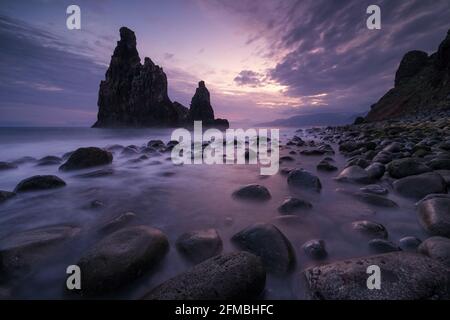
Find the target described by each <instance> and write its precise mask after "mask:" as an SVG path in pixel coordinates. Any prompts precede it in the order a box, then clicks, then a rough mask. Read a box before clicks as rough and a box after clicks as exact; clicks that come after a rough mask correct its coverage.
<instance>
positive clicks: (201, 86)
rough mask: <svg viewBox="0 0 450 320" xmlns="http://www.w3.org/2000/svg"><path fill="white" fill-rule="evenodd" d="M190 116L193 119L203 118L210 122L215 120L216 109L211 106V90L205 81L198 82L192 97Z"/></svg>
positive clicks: (202, 119)
mask: <svg viewBox="0 0 450 320" xmlns="http://www.w3.org/2000/svg"><path fill="white" fill-rule="evenodd" d="M189 118H190V119H191V120H193V121H195V120H201V121H206V122H210V121H213V120H214V110H213V108H212V107H211V101H210V97H209V91H208V89H207V88H206V85H205V82H204V81H200V82H199V83H198V88H197V90H195V95H194V96H193V97H192V101H191V108H190V109H189Z"/></svg>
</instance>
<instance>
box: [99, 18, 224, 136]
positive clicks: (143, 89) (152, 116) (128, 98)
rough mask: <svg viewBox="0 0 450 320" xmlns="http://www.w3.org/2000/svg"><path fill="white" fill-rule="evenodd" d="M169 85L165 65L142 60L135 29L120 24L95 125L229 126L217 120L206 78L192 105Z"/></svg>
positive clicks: (102, 86)
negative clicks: (177, 98)
mask: <svg viewBox="0 0 450 320" xmlns="http://www.w3.org/2000/svg"><path fill="white" fill-rule="evenodd" d="M167 87H168V83H167V76H166V74H165V73H164V71H163V68H161V67H160V66H158V65H156V64H154V63H153V61H152V60H151V59H150V58H147V57H146V58H145V59H144V64H141V59H140V57H139V53H138V51H137V48H136V36H135V34H134V32H133V31H132V30H130V29H128V28H126V27H122V28H120V40H119V41H118V42H117V46H116V48H115V50H114V54H113V55H112V57H111V62H110V65H109V68H108V70H107V71H106V76H105V80H103V81H101V83H100V90H99V94H98V115H97V122H96V123H95V124H94V125H93V127H94V128H120V127H124V128H140V127H177V126H190V125H192V123H193V121H194V120H202V121H204V122H205V125H206V126H217V127H227V128H228V121H226V120H221V119H217V120H214V111H213V109H212V106H211V104H210V96H209V91H208V89H207V88H206V86H205V83H204V82H203V81H200V83H199V87H198V88H197V91H196V93H195V95H194V97H193V98H192V102H191V108H190V109H188V108H186V107H184V106H183V105H182V104H180V103H178V102H172V101H171V100H170V98H169V96H168V94H167Z"/></svg>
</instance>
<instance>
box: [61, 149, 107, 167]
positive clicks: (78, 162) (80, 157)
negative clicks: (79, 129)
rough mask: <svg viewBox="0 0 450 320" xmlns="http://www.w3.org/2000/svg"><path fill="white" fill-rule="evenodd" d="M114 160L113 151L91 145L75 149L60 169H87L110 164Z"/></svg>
mask: <svg viewBox="0 0 450 320" xmlns="http://www.w3.org/2000/svg"><path fill="white" fill-rule="evenodd" d="M112 161H113V156H112V153H111V152H109V151H106V150H103V149H100V148H96V147H89V148H79V149H77V150H75V151H74V152H73V153H72V154H71V155H70V157H69V159H67V161H66V162H65V163H64V164H63V165H62V166H60V167H59V170H62V171H70V170H79V169H86V168H91V167H97V166H102V165H107V164H110V163H111V162H112Z"/></svg>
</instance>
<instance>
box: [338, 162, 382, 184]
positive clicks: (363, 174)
mask: <svg viewBox="0 0 450 320" xmlns="http://www.w3.org/2000/svg"><path fill="white" fill-rule="evenodd" d="M336 181H338V182H349V183H361V184H366V183H371V182H372V181H373V179H372V178H371V177H370V176H369V174H368V173H367V171H366V170H364V169H363V168H361V167H360V166H350V167H347V168H345V169H344V170H342V172H341V173H340V174H339V176H337V177H336Z"/></svg>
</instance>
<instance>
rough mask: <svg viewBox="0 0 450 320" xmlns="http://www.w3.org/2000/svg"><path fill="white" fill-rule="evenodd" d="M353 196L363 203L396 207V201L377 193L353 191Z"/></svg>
mask: <svg viewBox="0 0 450 320" xmlns="http://www.w3.org/2000/svg"><path fill="white" fill-rule="evenodd" d="M353 197H354V198H356V199H358V200H359V201H362V202H364V203H367V204H370V205H373V206H377V207H385V208H396V207H398V205H397V203H395V202H394V201H392V200H391V199H388V198H386V197H384V196H380V195H378V194H373V193H366V192H355V193H353Z"/></svg>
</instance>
